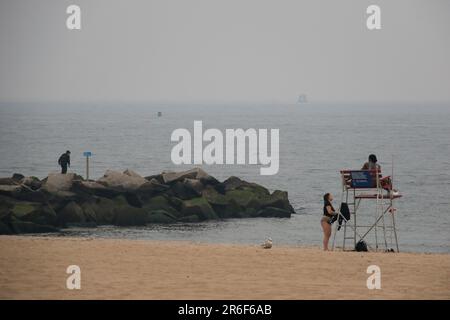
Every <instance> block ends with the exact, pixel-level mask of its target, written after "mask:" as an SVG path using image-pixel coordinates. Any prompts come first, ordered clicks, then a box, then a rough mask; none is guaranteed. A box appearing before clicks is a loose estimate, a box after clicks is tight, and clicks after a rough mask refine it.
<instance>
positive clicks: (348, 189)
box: [332, 169, 401, 252]
mask: <svg viewBox="0 0 450 320" xmlns="http://www.w3.org/2000/svg"><path fill="white" fill-rule="evenodd" d="M340 173H341V180H342V196H341V203H343V202H345V203H347V205H348V207H349V210H350V221H347V220H346V219H345V217H344V216H343V215H342V213H341V212H338V217H340V218H341V220H342V224H343V225H341V227H342V228H343V230H344V231H343V233H344V234H343V243H342V250H346V240H352V242H353V243H352V245H353V247H352V250H354V249H355V247H356V244H357V242H358V241H359V240H364V239H366V237H367V235H368V234H369V233H370V232H371V231H372V230H373V231H374V234H375V251H378V249H379V244H380V241H379V239H378V229H380V228H381V230H382V240H383V243H382V244H384V248H385V250H386V251H387V250H390V249H391V248H389V247H388V241H387V236H386V232H391V234H392V233H393V235H394V241H393V242H394V244H395V248H396V251H397V252H399V247H398V238H397V228H396V225H395V211H396V209H395V207H394V200H396V199H398V198H400V197H401V195H400V194H398V193H397V194H396V193H395V192H394V189H393V172H392V176H391V177H389V176H388V177H383V178H382V177H381V172H380V170H378V169H376V170H341V172H340ZM362 200H372V201H375V215H374V222H373V224H371V225H359V224H358V220H357V218H358V215H361V213H360V212H359V207H360V204H361V201H362ZM349 201H350V202H349ZM386 214H389V215H390V216H391V219H390V222H389V221H388V223H386V220H385V215H386ZM347 228H349V229H351V230H347ZM363 228H364V229H366V231H365V232H364V233H361V232H360V230H361V229H363ZM339 229H341V228H339V224H338V222H335V227H334V236H333V246H332V249H333V250H334V247H335V244H336V235H337V233H338V231H339ZM349 231H350V232H349ZM365 242H366V244H367V246H368V248H369V249H373V248H372V246H371V245H370V244H369V243H368V242H367V241H365Z"/></svg>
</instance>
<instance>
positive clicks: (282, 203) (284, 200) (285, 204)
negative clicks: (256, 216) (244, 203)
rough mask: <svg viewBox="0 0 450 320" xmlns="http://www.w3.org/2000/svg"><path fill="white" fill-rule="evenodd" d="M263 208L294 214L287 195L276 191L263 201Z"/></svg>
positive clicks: (284, 192)
mask: <svg viewBox="0 0 450 320" xmlns="http://www.w3.org/2000/svg"><path fill="white" fill-rule="evenodd" d="M263 206H264V207H274V208H280V209H283V210H286V211H288V212H290V213H295V210H294V208H293V207H292V205H291V204H290V202H289V199H288V193H287V192H286V191H280V190H276V191H274V192H273V193H272V194H271V195H270V197H268V198H266V199H265V200H264V201H263Z"/></svg>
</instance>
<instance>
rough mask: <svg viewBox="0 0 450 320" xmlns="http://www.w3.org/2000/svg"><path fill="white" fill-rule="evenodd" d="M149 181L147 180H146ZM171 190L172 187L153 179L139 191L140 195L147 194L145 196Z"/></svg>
mask: <svg viewBox="0 0 450 320" xmlns="http://www.w3.org/2000/svg"><path fill="white" fill-rule="evenodd" d="M146 180H147V178H146ZM169 189H170V186H168V185H166V184H163V183H160V182H159V180H157V179H155V178H152V179H151V180H149V181H147V182H145V183H144V184H142V185H141V186H140V187H139V188H138V189H137V192H138V193H145V194H151V195H152V194H156V193H159V192H164V191H167V190H169Z"/></svg>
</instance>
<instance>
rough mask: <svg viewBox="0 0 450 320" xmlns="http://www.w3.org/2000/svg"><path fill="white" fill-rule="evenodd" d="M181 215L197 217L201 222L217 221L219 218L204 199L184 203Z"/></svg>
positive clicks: (199, 198)
mask: <svg viewBox="0 0 450 320" xmlns="http://www.w3.org/2000/svg"><path fill="white" fill-rule="evenodd" d="M181 213H182V214H183V216H190V215H193V214H195V215H197V216H198V217H199V218H200V219H201V220H208V219H217V218H218V216H217V214H216V213H215V212H214V209H213V208H212V207H211V205H210V204H209V203H208V201H206V199H205V198H203V197H198V198H194V199H191V200H185V201H184V202H183V206H182V210H181Z"/></svg>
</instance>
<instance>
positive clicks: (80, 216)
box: [57, 201, 86, 226]
mask: <svg viewBox="0 0 450 320" xmlns="http://www.w3.org/2000/svg"><path fill="white" fill-rule="evenodd" d="M57 219H58V223H59V224H60V225H62V226H72V225H77V226H78V225H82V224H83V223H85V222H86V218H85V216H84V212H83V209H82V208H81V207H80V206H79V205H78V204H77V203H76V202H74V201H70V202H69V203H68V204H67V205H66V206H65V207H64V208H63V209H61V210H60V211H59V212H58V214H57Z"/></svg>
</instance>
